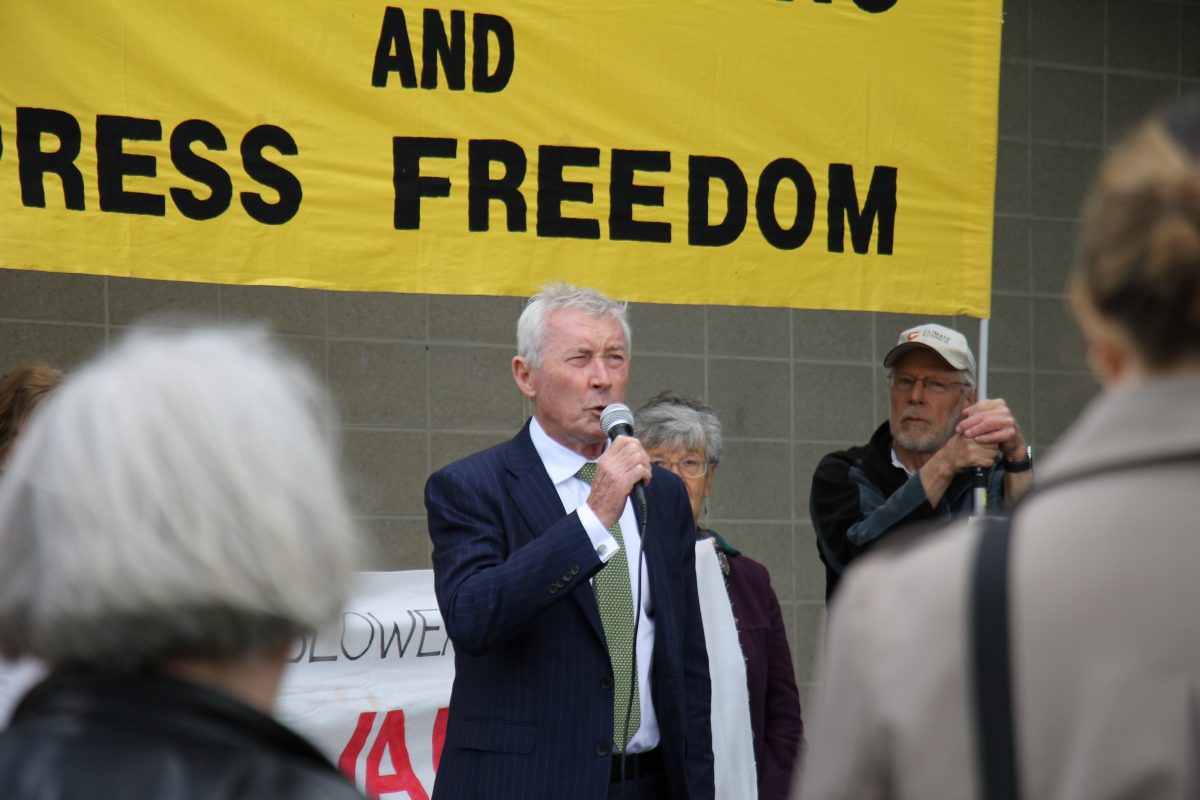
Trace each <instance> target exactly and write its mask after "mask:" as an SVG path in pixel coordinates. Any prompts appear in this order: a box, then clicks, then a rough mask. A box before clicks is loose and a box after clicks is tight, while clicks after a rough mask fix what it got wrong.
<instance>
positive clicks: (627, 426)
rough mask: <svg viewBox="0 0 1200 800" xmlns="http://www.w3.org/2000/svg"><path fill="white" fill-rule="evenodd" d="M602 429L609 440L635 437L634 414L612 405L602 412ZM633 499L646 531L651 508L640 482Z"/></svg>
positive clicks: (635, 488)
mask: <svg viewBox="0 0 1200 800" xmlns="http://www.w3.org/2000/svg"><path fill="white" fill-rule="evenodd" d="M600 427H601V428H602V429H603V430H604V434H605V435H606V436H608V438H609V439H616V438H617V437H618V436H633V412H632V411H630V410H629V406H627V405H625V404H624V403H610V404H609V405H607V406H605V407H604V411H602V412H600ZM633 499H634V501H635V502H636V503H637V507H638V523H639V525H640V526H641V527H642V528H643V529H645V527H646V520H647V519H648V518H649V517H650V506H649V505H648V504H647V503H646V487H645V486H643V485H642V482H641V481H638V482H637V483H635V484H634V485H633Z"/></svg>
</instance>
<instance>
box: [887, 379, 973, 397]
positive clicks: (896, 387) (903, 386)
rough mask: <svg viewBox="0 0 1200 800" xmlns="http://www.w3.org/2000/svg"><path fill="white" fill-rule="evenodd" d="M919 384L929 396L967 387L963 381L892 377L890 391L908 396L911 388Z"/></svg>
mask: <svg viewBox="0 0 1200 800" xmlns="http://www.w3.org/2000/svg"><path fill="white" fill-rule="evenodd" d="M918 383H919V384H921V386H922V387H924V389H925V391H927V392H929V393H930V394H945V393H946V392H948V391H950V387H951V386H967V385H968V384H966V383H964V382H963V381H944V380H942V379H940V378H928V377H926V378H918V377H916V376H915V375H893V376H892V391H893V392H899V393H900V394H910V393H911V392H912V390H913V387H914V386H916V385H917V384H918Z"/></svg>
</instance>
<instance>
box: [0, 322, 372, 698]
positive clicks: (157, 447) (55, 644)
mask: <svg viewBox="0 0 1200 800" xmlns="http://www.w3.org/2000/svg"><path fill="white" fill-rule="evenodd" d="M334 431H335V425H334V422H333V415H332V413H331V409H330V406H329V404H328V401H327V399H326V396H325V394H324V392H323V390H322V389H320V387H319V386H318V385H317V383H316V382H315V381H314V380H313V379H312V378H311V377H310V375H309V374H308V372H307V371H306V370H305V369H304V368H303V367H302V366H301V365H300V364H298V363H297V362H295V361H294V360H293V359H291V358H288V357H285V356H284V355H282V354H281V353H280V352H278V351H277V350H276V349H275V348H274V347H272V346H271V344H270V343H269V341H268V339H267V337H266V336H265V335H264V334H263V333H261V332H258V331H250V330H241V331H228V330H217V329H203V328H197V329H193V330H185V331H181V332H174V333H161V332H160V333H149V332H135V333H134V334H132V335H130V336H129V337H128V338H127V339H126V340H124V341H123V342H122V343H121V344H119V345H118V346H117V347H116V348H115V349H114V350H113V351H111V352H110V353H109V354H108V355H106V356H104V357H102V358H100V359H99V360H97V361H95V362H93V363H92V364H90V365H88V366H86V367H84V368H83V369H81V370H80V371H79V372H78V373H76V374H74V375H72V376H70V377H68V378H67V380H66V381H65V382H64V383H63V385H62V386H61V387H60V388H59V390H58V391H57V392H56V393H55V395H54V396H52V397H51V398H50V399H49V400H48V402H47V403H46V404H45V405H44V406H43V407H42V408H41V409H40V410H39V414H38V415H37V416H36V418H35V419H34V420H33V421H32V422H31V424H30V426H29V428H28V429H27V430H26V431H25V434H24V438H23V439H22V446H21V447H20V448H18V450H17V452H16V453H15V455H14V458H13V460H12V462H11V463H10V464H9V466H8V470H7V472H6V473H5V476H4V480H3V481H0V653H2V654H3V655H5V656H6V657H9V658H14V657H19V656H25V655H32V656H35V657H38V658H41V659H42V660H44V661H46V662H47V663H48V664H50V665H51V666H61V665H84V666H87V667H88V668H90V669H93V670H95V671H97V672H102V673H110V674H114V675H119V674H130V673H133V672H136V671H138V670H141V669H143V668H146V667H151V666H155V665H161V664H162V663H164V662H167V661H171V660H173V659H191V658H198V659H202V660H203V659H221V658H230V657H232V658H237V657H241V656H255V655H260V654H262V653H264V652H270V653H283V652H284V651H285V649H286V647H287V646H288V644H289V643H290V642H291V640H292V639H293V638H294V637H295V636H296V635H297V634H299V633H301V632H304V631H307V630H309V629H312V628H315V627H317V626H319V625H321V624H323V623H325V622H327V621H330V620H331V619H333V618H336V616H337V614H338V613H339V611H340V609H341V607H342V604H343V602H344V598H345V593H346V591H347V586H348V582H349V580H350V578H351V575H352V571H353V570H354V568H355V567H356V566H357V564H358V561H359V558H360V549H359V548H360V544H359V535H358V532H357V529H356V526H355V524H354V521H353V518H352V515H351V511H350V508H349V506H348V503H347V501H346V497H345V492H344V490H343V486H342V481H341V478H340V476H339V474H338V470H337V467H336V464H337V460H336V457H335V451H336V447H335V437H334V435H333V434H334Z"/></svg>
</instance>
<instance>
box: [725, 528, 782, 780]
mask: <svg viewBox="0 0 1200 800" xmlns="http://www.w3.org/2000/svg"><path fill="white" fill-rule="evenodd" d="M703 533H709V534H713V536H714V538H715V539H716V541H717V544H718V548H719V549H720V551H721V553H723V554H724V555H725V558H726V561H727V562H728V564H729V572H728V574H727V575H726V576H725V587H726V589H728V591H729V602H730V605H731V607H732V608H733V617H734V620H735V621H736V622H737V631H738V641H739V643H740V644H741V646H742V656H743V657H744V658H745V659H746V684H747V689H748V690H749V694H750V726H751V728H752V729H753V732H754V759H755V762H756V763H757V766H758V796H759V798H760V800H777V799H778V798H787V797H789V795H790V791H791V785H792V775H793V772H794V770H795V768H796V765H797V763H798V761H799V759H800V755H801V753H802V752H803V750H804V746H805V742H804V720H803V719H802V717H801V714H800V693H799V691H797V689H796V676H795V672H794V671H793V669H792V654H791V648H790V647H789V646H788V641H787V633H786V631H785V629H784V626H783V614H782V612H781V611H780V608H779V600H778V599H777V598H776V597H775V590H774V589H772V588H771V575H770V573H768V572H767V568H766V567H764V566H763V565H762V564H760V563H758V562H757V561H755V560H754V559H752V558H749V557H747V556H744V555H742V554H741V553H739V552H738V551H737V550H736V549H734V548H733V547H731V546H730V545H729V544H728V543H727V542H725V541H724V540H723V539H722V538H721V537H720V536H719V535H716V534H715V533H713V532H712V531H705V532H703Z"/></svg>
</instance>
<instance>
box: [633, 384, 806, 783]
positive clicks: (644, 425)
mask: <svg viewBox="0 0 1200 800" xmlns="http://www.w3.org/2000/svg"><path fill="white" fill-rule="evenodd" d="M636 418H637V424H636V425H635V430H636V431H637V436H638V439H640V440H641V442H642V445H643V446H644V447H645V448H646V452H647V453H648V454H649V456H650V460H651V461H652V462H653V463H655V464H657V465H659V466H660V467H663V468H664V469H669V470H671V471H672V472H674V473H675V474H676V475H678V476H679V477H680V478H681V479H682V480H683V483H684V485H685V486H687V490H688V497H689V498H690V499H691V501H692V515H693V516H694V518H695V520H696V527H697V534H698V536H699V537H700V539H701V540H702V541H703V542H704V544H703V548H705V549H707V550H710V551H712V552H713V553H715V561H716V563H717V564H719V566H720V573H721V574H722V575H723V576H724V580H723V584H724V585H723V586H722V585H720V583H718V584H717V586H716V588H715V589H714V590H713V591H715V592H722V595H721V599H722V601H723V602H727V603H728V604H729V605H730V606H731V607H732V612H733V617H734V619H735V620H736V635H737V641H738V643H739V644H740V648H741V656H742V658H743V659H744V662H745V668H744V679H745V684H746V686H745V690H746V691H741V687H736V688H738V689H739V692H738V694H740V696H741V697H742V698H745V697H746V692H747V691H748V693H749V709H750V714H749V724H750V729H751V733H752V735H753V758H754V761H755V764H756V765H757V766H756V772H757V787H758V797H759V798H765V799H766V800H773V799H774V798H782V797H786V796H787V793H788V788H789V786H790V785H791V778H792V772H793V770H794V769H795V766H796V762H797V760H798V758H799V756H800V751H801V749H802V748H803V746H804V722H803V721H802V719H801V716H800V695H799V693H798V691H797V690H796V677H795V673H794V672H793V670H792V655H791V650H790V648H789V647H788V641H787V632H786V630H785V629H784V625H783V615H782V613H781V611H780V608H779V600H778V599H777V598H776V597H775V591H774V590H773V589H772V588H771V576H770V574H769V573H768V572H767V569H766V567H764V566H763V565H762V564H759V563H758V562H757V561H754V560H753V559H751V558H748V557H747V556H744V555H742V554H741V553H739V552H738V551H737V550H736V549H735V548H733V547H732V546H731V545H730V544H729V543H728V542H726V541H725V540H724V539H722V538H721V537H720V536H719V535H718V534H717V533H716V532H715V531H711V530H708V529H706V528H703V527H702V526H701V521H700V517H701V509H702V508H703V506H704V505H705V502H706V501H707V499H708V496H709V494H710V493H711V492H712V485H713V478H714V477H715V475H716V471H717V463H718V462H719V461H720V460H721V423H720V421H719V420H718V419H717V416H716V414H714V413H713V411H712V409H711V408H709V407H708V406H706V405H704V404H703V403H700V402H697V401H695V400H689V399H687V398H684V397H680V396H679V395H677V394H674V393H671V392H663V393H662V394H659V395H658V396H657V397H655V398H654V399H652V400H651V401H650V402H648V403H647V404H646V405H644V406H642V408H641V409H639V410H638V412H637V416H636ZM710 545H711V547H710ZM709 554H710V553H706V552H704V550H702V549H701V548H700V547H698V548H697V558H696V567H697V572H698V576H697V577H698V579H699V580H698V583H699V586H700V587H701V591H702V592H703V587H704V586H705V585H706V583H707V581H706V580H705V579H706V573H705V572H704V571H703V564H704V563H705V558H704V556H705V555H709ZM725 593H727V595H726V594H725ZM705 599H706V598H704V597H701V604H702V605H703V604H704V601H705ZM709 599H711V598H709ZM704 623H705V624H704V628H705V636H706V637H707V638H708V639H709V641H708V645H709V651H710V661H712V660H713V655H714V654H713V646H714V641H713V639H714V633H713V631H712V630H711V629H710V620H709V618H708V616H706V617H705V621H704ZM718 655H719V654H718ZM713 671H714V675H713V684H714V685H713V705H714V715H715V714H716V713H717V710H716V707H717V706H718V705H719V701H720V699H721V694H722V692H723V691H726V690H729V689H731V688H734V687H722V686H719V685H718V683H719V680H720V678H719V676H718V675H717V674H716V667H715V666H714V668H713ZM735 696H737V694H735ZM719 727H720V726H719V725H718V720H717V718H716V717H715V716H714V720H713V753H714V755H715V756H716V759H717V762H718V765H717V766H718V775H717V779H718V782H720V780H721V775H720V769H721V764H720V762H722V760H725V759H728V757H729V755H730V754H729V753H728V752H721V751H720V750H719V748H718V746H717V742H718V739H719V737H720V736H721V735H722V733H724V734H728V733H729V731H720V730H719ZM736 744H737V742H734V743H733V745H734V746H736ZM751 789H753V786H751ZM718 796H721V792H720V787H719V786H718Z"/></svg>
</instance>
